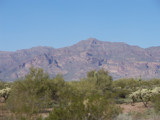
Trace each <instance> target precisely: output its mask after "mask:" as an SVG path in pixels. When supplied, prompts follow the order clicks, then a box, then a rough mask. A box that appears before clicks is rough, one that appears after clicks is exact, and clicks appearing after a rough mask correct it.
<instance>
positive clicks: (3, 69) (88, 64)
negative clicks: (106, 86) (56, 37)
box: [0, 38, 160, 81]
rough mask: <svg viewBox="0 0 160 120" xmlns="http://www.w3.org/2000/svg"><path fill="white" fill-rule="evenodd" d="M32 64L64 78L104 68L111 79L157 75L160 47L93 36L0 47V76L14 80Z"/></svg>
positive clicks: (78, 76) (158, 75)
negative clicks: (58, 43) (55, 44)
mask: <svg viewBox="0 0 160 120" xmlns="http://www.w3.org/2000/svg"><path fill="white" fill-rule="evenodd" d="M31 66H34V67H38V68H43V69H44V71H46V72H48V73H49V75H50V76H55V75H56V74H63V75H64V78H65V80H68V81H69V80H79V79H80V78H83V77H85V76H86V73H87V72H88V71H90V70H99V69H101V68H104V69H105V70H108V71H109V73H110V74H111V75H112V76H113V78H114V79H119V78H124V77H125V78H131V77H133V78H138V77H139V76H141V77H142V78H143V79H150V78H160V47H150V48H145V49H144V48H140V47H138V46H131V45H128V44H126V43H122V42H104V41H99V40H97V39H95V38H89V39H87V40H82V41H80V42H78V43H77V44H75V45H72V46H69V47H64V48H57V49H55V48H52V47H34V48H31V49H23V50H18V51H15V52H7V51H0V79H2V80H4V81H14V80H16V79H17V78H20V77H23V76H25V74H27V73H28V70H29V68H30V67H31Z"/></svg>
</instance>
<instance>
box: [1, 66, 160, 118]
mask: <svg viewBox="0 0 160 120" xmlns="http://www.w3.org/2000/svg"><path fill="white" fill-rule="evenodd" d="M86 74H87V77H86V78H82V79H80V80H79V81H70V82H66V81H65V80H64V79H63V76H62V75H59V74H58V75H56V76H55V77H54V78H51V77H50V76H49V75H48V74H47V73H45V72H44V71H43V69H38V68H33V67H31V68H30V72H29V73H28V74H27V75H26V76H25V77H24V78H19V79H18V80H16V81H14V82H3V81H1V82H0V100H1V103H0V108H1V109H0V111H1V112H0V119H2V120H135V119H140V120H144V119H145V120H158V119H159V118H160V117H159V112H160V79H152V80H141V78H138V79H133V78H130V79H128V78H124V79H119V80H115V81H113V79H112V77H111V76H110V75H109V73H108V71H105V70H104V69H101V70H98V71H96V70H92V71H90V72H88V73H86ZM138 105H140V106H141V107H143V109H142V110H141V109H138V110H137V111H136V109H137V108H136V106H138ZM128 106H129V107H130V111H128V110H127V109H126V108H127V107H128ZM133 109H135V110H133Z"/></svg>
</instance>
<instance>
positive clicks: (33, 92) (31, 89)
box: [7, 67, 55, 115]
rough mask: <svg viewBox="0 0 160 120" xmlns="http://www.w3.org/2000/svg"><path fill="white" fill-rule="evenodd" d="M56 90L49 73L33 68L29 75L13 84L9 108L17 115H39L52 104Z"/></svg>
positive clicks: (8, 102) (8, 101)
mask: <svg viewBox="0 0 160 120" xmlns="http://www.w3.org/2000/svg"><path fill="white" fill-rule="evenodd" d="M54 88H55V87H54V83H53V80H51V79H50V78H49V75H48V74H47V73H44V71H43V70H42V69H37V68H33V67H31V68H30V72H29V74H27V75H26V76H25V77H24V78H21V79H20V80H17V81H15V82H14V83H13V85H12V87H11V89H12V91H11V93H10V96H9V98H8V100H7V104H8V107H9V109H10V110H11V111H12V112H15V113H20V114H23V113H25V114H29V115H31V114H33V113H37V112H39V111H41V110H42V109H44V108H46V107H47V105H48V103H50V101H51V100H52V92H53V89H54Z"/></svg>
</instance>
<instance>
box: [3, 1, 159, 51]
mask: <svg viewBox="0 0 160 120" xmlns="http://www.w3.org/2000/svg"><path fill="white" fill-rule="evenodd" d="M90 37H94V38H97V39H99V40H102V41H111V42H125V43H128V44H130V45H138V46H140V47H143V48H146V47H149V46H160V0H0V51H15V50H19V49H26V48H31V47H34V46H51V47H54V48H60V47H65V46H70V45H72V44H75V43H77V42H78V41H80V40H85V39H87V38H90Z"/></svg>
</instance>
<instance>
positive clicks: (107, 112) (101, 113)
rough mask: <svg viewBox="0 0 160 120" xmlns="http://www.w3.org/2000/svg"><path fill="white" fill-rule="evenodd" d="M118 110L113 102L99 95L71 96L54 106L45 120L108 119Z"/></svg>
mask: <svg viewBox="0 0 160 120" xmlns="http://www.w3.org/2000/svg"><path fill="white" fill-rule="evenodd" d="M120 112H121V109H120V108H119V107H117V106H116V105H115V104H114V103H113V102H111V101H108V100H107V99H106V98H104V97H102V96H99V95H95V96H92V97H88V98H85V99H83V98H81V97H72V100H71V101H70V102H68V103H67V104H60V106H58V107H57V108H54V109H53V111H52V112H51V113H50V115H49V117H48V118H47V119H46V120H64V119H65V120H110V119H112V118H114V117H115V116H117V115H118V114H119V113H120Z"/></svg>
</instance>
